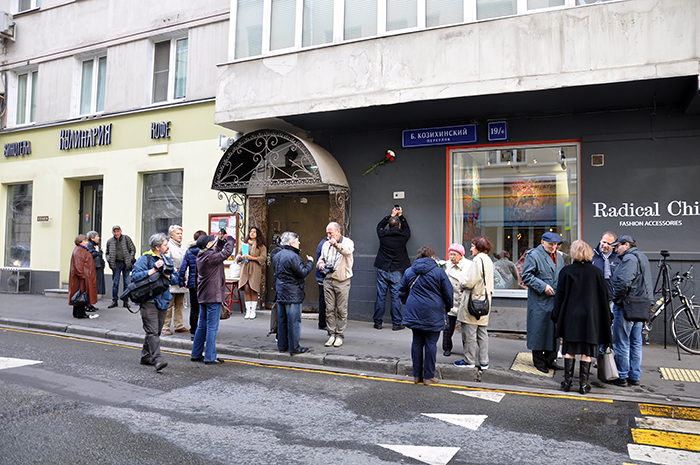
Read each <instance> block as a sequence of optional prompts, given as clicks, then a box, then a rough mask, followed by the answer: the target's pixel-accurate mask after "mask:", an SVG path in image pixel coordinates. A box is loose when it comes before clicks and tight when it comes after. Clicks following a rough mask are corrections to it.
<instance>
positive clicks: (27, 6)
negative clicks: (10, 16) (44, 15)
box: [17, 0, 41, 13]
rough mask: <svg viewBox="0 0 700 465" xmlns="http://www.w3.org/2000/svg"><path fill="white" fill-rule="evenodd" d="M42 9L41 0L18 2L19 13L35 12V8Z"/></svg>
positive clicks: (20, 0)
mask: <svg viewBox="0 0 700 465" xmlns="http://www.w3.org/2000/svg"><path fill="white" fill-rule="evenodd" d="M39 7H41V0H18V1H17V12H18V13H21V12H23V11H29V10H33V9H35V8H39Z"/></svg>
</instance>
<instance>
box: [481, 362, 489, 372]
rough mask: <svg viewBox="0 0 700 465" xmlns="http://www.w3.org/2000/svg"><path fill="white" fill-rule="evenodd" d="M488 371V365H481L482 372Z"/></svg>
mask: <svg viewBox="0 0 700 465" xmlns="http://www.w3.org/2000/svg"><path fill="white" fill-rule="evenodd" d="M488 369H489V364H488V363H487V364H486V365H481V371H484V370H488Z"/></svg>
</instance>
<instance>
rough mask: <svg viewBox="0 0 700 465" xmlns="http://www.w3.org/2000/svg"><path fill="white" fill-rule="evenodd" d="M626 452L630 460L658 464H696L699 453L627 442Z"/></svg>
mask: <svg viewBox="0 0 700 465" xmlns="http://www.w3.org/2000/svg"><path fill="white" fill-rule="evenodd" d="M627 452H628V453H629V456H630V458H631V459H632V460H639V461H640V462H650V463H656V464H659V465H697V464H698V463H700V453H697V452H689V451H685V450H678V449H666V448H665V447H655V446H643V445H641V444H627Z"/></svg>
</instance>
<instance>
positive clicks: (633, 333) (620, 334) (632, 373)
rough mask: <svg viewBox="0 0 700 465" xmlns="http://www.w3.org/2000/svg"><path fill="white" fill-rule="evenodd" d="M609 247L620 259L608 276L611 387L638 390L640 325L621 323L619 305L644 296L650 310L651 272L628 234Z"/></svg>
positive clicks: (620, 308) (624, 321) (640, 355)
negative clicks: (614, 368) (612, 360)
mask: <svg viewBox="0 0 700 465" xmlns="http://www.w3.org/2000/svg"><path fill="white" fill-rule="evenodd" d="M611 245H613V246H615V252H617V255H618V256H619V257H620V264H619V265H618V266H617V269H615V272H614V273H613V276H612V288H613V291H612V300H613V350H614V351H615V364H616V365H617V372H618V373H619V375H620V377H619V378H618V379H616V380H614V381H611V383H612V384H615V385H617V386H620V387H626V386H627V385H632V386H638V385H639V378H640V377H641V375H642V325H643V323H642V322H633V321H627V320H625V317H624V314H623V310H622V301H623V300H624V299H625V297H627V296H645V297H647V299H649V306H650V307H651V299H652V297H653V295H654V290H653V283H652V282H651V269H650V267H649V260H648V259H647V257H646V255H644V254H643V253H641V252H640V251H639V250H638V249H637V244H636V243H635V242H634V239H633V238H632V236H630V235H629V234H622V235H621V236H620V237H618V238H617V241H615V242H613V243H612V244H611Z"/></svg>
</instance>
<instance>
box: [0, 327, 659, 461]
mask: <svg viewBox="0 0 700 465" xmlns="http://www.w3.org/2000/svg"><path fill="white" fill-rule="evenodd" d="M0 357H3V358H4V359H5V362H6V363H8V362H7V360H8V359H17V360H25V361H34V362H40V363H34V364H31V365H24V366H19V367H15V368H4V369H0V425H2V426H1V427H0V451H1V453H0V463H1V464H13V465H15V464H29V463H50V464H54V463H55V464H150V463H153V464H156V463H157V464H162V463H183V464H200V463H201V464H205V463H206V464H211V463H225V464H233V463H246V464H271V463H279V464H363V465H364V464H378V463H398V462H401V463H409V464H413V463H416V464H418V463H434V464H446V463H450V464H509V463H518V464H530V463H532V464H561V463H567V464H579V463H580V464H586V465H589V464H591V463H608V464H623V463H626V462H630V456H629V455H628V444H630V443H631V442H632V441H633V438H632V432H631V430H632V428H634V427H635V421H636V420H635V417H638V416H639V415H640V413H639V412H640V410H639V406H638V404H636V403H632V402H619V401H615V402H613V401H606V400H603V399H598V400H596V399H590V398H588V399H583V398H576V396H574V395H572V396H570V397H567V396H555V395H546V394H539V395H532V394H526V393H514V392H508V393H505V392H498V391H488V390H475V389H467V388H464V387H460V386H444V387H443V386H423V385H414V384H413V383H409V382H406V381H404V380H397V379H385V378H368V377H359V376H352V375H339V374H334V373H327V372H322V371H315V370H314V369H308V370H307V369H295V368H289V367H287V368H285V367H274V366H261V365H258V364H253V363H247V362H236V361H228V362H227V363H225V364H223V365H220V366H213V365H204V364H201V363H192V362H190V361H189V357H187V356H184V355H178V354H166V360H167V361H168V367H167V368H166V369H165V370H164V371H163V373H160V374H157V373H156V372H155V370H154V369H153V367H148V366H142V365H140V364H139V351H138V350H136V349H134V348H129V347H127V346H122V345H118V344H114V343H108V342H97V341H86V340H81V339H78V338H72V337H70V336H68V337H67V336H49V335H42V334H37V333H32V332H22V331H13V330H4V329H0ZM0 361H2V360H0ZM14 363H28V362H17V361H16V360H15V361H14ZM316 370H317V368H316ZM634 463H646V462H640V461H636V462H634Z"/></svg>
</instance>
